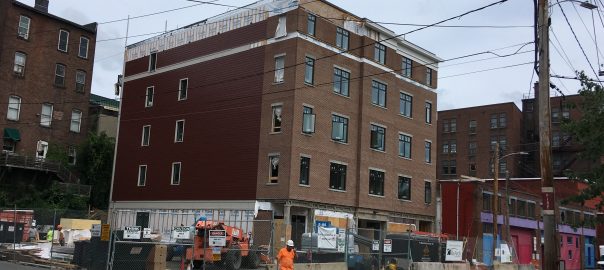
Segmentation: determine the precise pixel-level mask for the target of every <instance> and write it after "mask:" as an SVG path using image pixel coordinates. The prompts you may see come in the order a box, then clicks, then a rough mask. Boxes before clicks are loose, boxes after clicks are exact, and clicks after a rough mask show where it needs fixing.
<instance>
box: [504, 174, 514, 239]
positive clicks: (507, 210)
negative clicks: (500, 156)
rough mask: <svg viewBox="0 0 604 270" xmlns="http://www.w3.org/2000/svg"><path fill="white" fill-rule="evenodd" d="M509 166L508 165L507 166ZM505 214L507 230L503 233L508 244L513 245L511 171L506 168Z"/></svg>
mask: <svg viewBox="0 0 604 270" xmlns="http://www.w3.org/2000/svg"><path fill="white" fill-rule="evenodd" d="M506 168H507V166H506ZM504 204H505V216H504V217H503V218H504V219H503V226H504V227H505V229H504V230H505V232H504V233H503V238H505V241H507V242H508V245H513V243H511V241H510V239H511V238H512V237H511V236H510V235H511V234H510V171H509V170H505V197H504Z"/></svg>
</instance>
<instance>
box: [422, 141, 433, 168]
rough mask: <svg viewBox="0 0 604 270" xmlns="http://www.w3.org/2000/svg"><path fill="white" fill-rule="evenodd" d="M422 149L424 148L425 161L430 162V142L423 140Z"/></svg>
mask: <svg viewBox="0 0 604 270" xmlns="http://www.w3.org/2000/svg"><path fill="white" fill-rule="evenodd" d="M424 150H425V153H424V154H425V161H426V163H432V142H429V141H425V142H424Z"/></svg>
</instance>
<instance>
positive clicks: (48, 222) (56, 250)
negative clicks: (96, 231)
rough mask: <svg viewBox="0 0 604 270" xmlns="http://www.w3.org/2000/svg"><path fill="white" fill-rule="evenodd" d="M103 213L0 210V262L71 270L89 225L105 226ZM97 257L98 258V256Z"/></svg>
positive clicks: (86, 235)
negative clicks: (103, 224) (76, 252)
mask: <svg viewBox="0 0 604 270" xmlns="http://www.w3.org/2000/svg"><path fill="white" fill-rule="evenodd" d="M106 214H107V213H106V212H103V211H94V212H91V211H87V210H84V211H82V210H70V209H48V208H19V207H17V206H14V207H12V208H0V260H5V261H13V262H16V263H21V264H29V265H41V266H46V267H49V266H52V267H63V268H73V267H75V266H76V264H77V259H78V258H75V257H76V256H74V254H75V251H76V245H78V243H79V242H80V241H86V240H88V241H89V240H90V238H91V235H90V234H91V232H90V228H91V226H92V224H101V223H103V222H106ZM98 255H101V254H98Z"/></svg>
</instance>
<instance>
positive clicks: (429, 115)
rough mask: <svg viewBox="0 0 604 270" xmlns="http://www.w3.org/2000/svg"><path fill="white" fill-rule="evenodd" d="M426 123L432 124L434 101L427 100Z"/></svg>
mask: <svg viewBox="0 0 604 270" xmlns="http://www.w3.org/2000/svg"><path fill="white" fill-rule="evenodd" d="M425 110H426V124H432V102H426V106H425Z"/></svg>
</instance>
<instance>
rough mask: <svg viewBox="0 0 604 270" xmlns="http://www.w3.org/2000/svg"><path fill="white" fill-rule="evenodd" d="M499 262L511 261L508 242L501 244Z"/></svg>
mask: <svg viewBox="0 0 604 270" xmlns="http://www.w3.org/2000/svg"><path fill="white" fill-rule="evenodd" d="M500 250H501V255H500V256H501V262H502V263H511V262H512V253H511V252H510V247H509V246H508V244H501V248H500Z"/></svg>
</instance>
